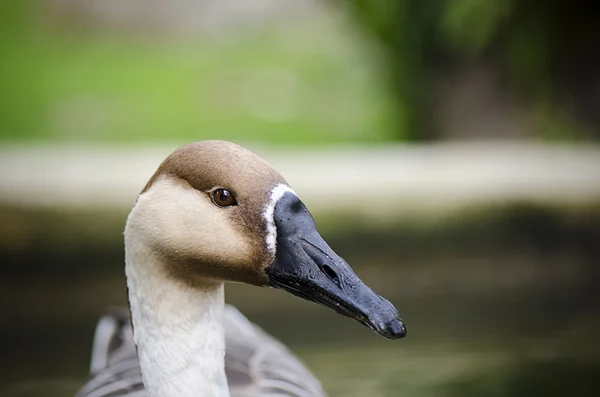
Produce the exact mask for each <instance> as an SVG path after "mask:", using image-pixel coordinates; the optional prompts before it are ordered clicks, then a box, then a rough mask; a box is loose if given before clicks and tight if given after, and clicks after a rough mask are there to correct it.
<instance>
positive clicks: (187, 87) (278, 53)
mask: <svg viewBox="0 0 600 397" xmlns="http://www.w3.org/2000/svg"><path fill="white" fill-rule="evenodd" d="M0 7H1V9H0V53H1V55H2V58H1V60H0V85H1V87H2V89H1V90H0V101H1V102H2V103H3V106H1V107H0V138H3V139H12V140H14V139H48V140H57V141H61V140H62V141H78V140H79V141H82V140H83V141H86V140H90V141H94V142H105V141H110V142H114V141H117V142H128V141H134V142H137V141H141V140H143V141H152V140H173V141H193V140H199V139H209V138H218V139H229V140H244V139H252V140H264V141H269V142H274V143H294V144H302V143H315V142H318V143H335V142H377V141H384V140H389V139H391V138H392V136H393V131H394V130H396V128H395V125H396V122H395V118H396V116H395V114H394V108H393V106H392V105H393V101H392V100H391V98H392V96H391V93H390V91H389V90H387V89H386V88H385V86H384V79H383V78H381V77H380V76H379V75H378V74H377V73H376V71H375V70H376V68H375V67H376V57H373V56H365V51H369V49H368V47H367V46H366V45H361V44H360V43H357V42H355V41H352V39H351V38H348V37H345V36H344V35H343V34H339V32H338V31H336V29H338V28H339V27H336V26H331V25H330V24H329V23H327V21H325V20H324V21H315V22H314V23H312V22H311V26H310V29H308V30H307V29H306V24H304V25H302V26H298V24H294V23H289V24H281V23H278V24H276V26H271V25H269V24H265V25H264V26H262V27H261V28H260V29H254V30H251V31H250V32H247V34H243V33H242V34H240V33H238V34H235V35H233V36H232V37H224V38H214V37H206V36H204V37H195V38H194V37H188V38H178V37H169V36H168V35H164V34H161V33H157V34H154V32H142V34H132V33H131V32H122V31H116V30H114V31H113V30H111V29H110V28H108V29H102V28H98V27H97V26H95V25H94V24H93V23H89V22H86V21H85V20H84V21H83V22H81V21H78V20H75V21H73V20H67V21H63V20H60V18H58V21H57V20H55V19H56V18H55V19H53V16H52V15H47V14H48V11H47V10H45V9H44V8H42V7H38V4H37V2H32V1H23V0H4V1H3V2H2V5H1V6H0ZM75 19H77V18H75Z"/></svg>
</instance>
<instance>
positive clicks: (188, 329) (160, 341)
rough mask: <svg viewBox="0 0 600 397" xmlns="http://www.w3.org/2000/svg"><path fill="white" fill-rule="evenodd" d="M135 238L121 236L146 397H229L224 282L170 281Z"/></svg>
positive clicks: (129, 234)
mask: <svg viewBox="0 0 600 397" xmlns="http://www.w3.org/2000/svg"><path fill="white" fill-rule="evenodd" d="M128 229H129V228H128ZM135 234H136V233H135V231H131V230H126V232H125V251H126V266H125V268H126V274H127V286H128V289H129V302H130V305H131V314H132V321H133V329H134V340H135V342H136V344H137V348H138V356H139V362H140V368H141V372H142V379H143V382H144V386H145V388H146V390H147V393H148V394H147V395H148V397H172V396H178V397H198V396H211V397H213V396H214V397H228V396H229V390H228V387H227V378H226V376H225V363H224V357H225V334H224V330H223V322H222V317H223V307H224V286H223V283H215V282H211V283H209V282H207V283H206V284H205V286H204V287H202V288H196V287H190V286H188V285H185V284H184V283H183V282H180V281H178V280H175V279H173V278H171V277H169V276H168V275H166V274H165V270H164V269H165V267H164V266H165V263H164V259H162V258H160V257H158V255H156V253H154V252H153V251H152V250H151V249H150V248H149V247H147V246H145V245H144V244H143V243H142V242H141V241H138V240H137V239H136V238H135Z"/></svg>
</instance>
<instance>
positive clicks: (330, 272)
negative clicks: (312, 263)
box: [319, 265, 340, 287]
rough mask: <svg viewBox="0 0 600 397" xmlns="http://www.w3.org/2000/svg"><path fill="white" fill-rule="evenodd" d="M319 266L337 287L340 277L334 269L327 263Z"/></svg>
mask: <svg viewBox="0 0 600 397" xmlns="http://www.w3.org/2000/svg"><path fill="white" fill-rule="evenodd" d="M319 267H320V268H321V270H322V271H323V273H325V275H326V276H327V277H328V278H329V279H330V280H331V281H333V282H334V283H335V284H336V285H337V286H338V287H339V286H340V278H339V277H338V275H337V273H336V272H335V270H333V269H332V268H331V267H330V266H329V265H321V266H319Z"/></svg>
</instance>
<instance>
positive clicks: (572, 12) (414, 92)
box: [348, 0, 600, 139]
mask: <svg viewBox="0 0 600 397" xmlns="http://www.w3.org/2000/svg"><path fill="white" fill-rule="evenodd" d="M348 4H349V5H350V8H351V10H352V11H353V13H354V15H355V16H356V19H357V20H358V21H359V22H360V24H362V25H364V26H365V28H366V29H367V30H368V31H369V32H371V33H372V34H374V35H375V37H377V38H378V39H379V40H380V41H381V42H382V43H384V44H385V45H386V47H387V49H388V53H389V59H390V64H389V67H390V69H389V72H390V74H391V75H392V76H393V79H394V84H395V87H396V93H397V95H398V98H399V100H400V102H401V104H402V105H403V107H404V108H405V109H406V110H407V112H406V113H407V114H406V117H405V118H404V120H405V122H406V123H407V124H406V125H405V126H404V128H403V130H406V131H410V132H411V134H410V138H412V139H426V138H432V137H433V136H432V134H433V131H432V129H431V125H430V124H429V123H430V121H431V117H428V115H429V114H430V113H429V112H430V111H431V109H430V101H431V99H432V98H431V94H430V93H431V92H432V89H431V88H432V80H433V77H434V76H435V72H436V71H437V72H439V71H440V70H442V69H447V68H451V67H453V66H457V65H458V67H461V66H462V65H464V64H465V63H469V62H472V61H473V60H478V61H484V62H488V63H490V64H491V65H493V67H495V68H497V69H499V70H500V71H501V72H502V73H501V74H502V76H503V78H504V80H505V83H506V84H507V85H508V86H509V88H510V90H511V92H512V93H513V94H514V95H515V97H516V98H517V100H520V101H525V102H526V103H530V104H532V105H533V109H534V113H535V116H536V117H535V121H536V122H537V124H538V125H537V127H538V128H537V131H539V134H540V135H541V136H542V137H544V138H577V137H580V136H581V135H582V132H586V133H589V134H591V135H595V136H596V137H598V132H599V131H600V116H599V114H600V112H598V110H600V100H599V99H598V90H599V88H598V82H599V81H600V51H598V48H599V45H600V43H599V42H598V41H599V37H600V36H599V34H598V33H600V32H599V30H600V25H599V24H598V21H599V17H600V3H597V2H584V1H573V2H565V1H560V0H550V1H546V2H537V3H536V2H526V1H514V0H497V1H491V2H490V1H486V0H453V1H433V0H429V1H422V0H368V1H367V0H352V1H350V2H348ZM555 124H558V125H559V126H560V127H559V128H552V126H553V125H555ZM546 131H547V132H546Z"/></svg>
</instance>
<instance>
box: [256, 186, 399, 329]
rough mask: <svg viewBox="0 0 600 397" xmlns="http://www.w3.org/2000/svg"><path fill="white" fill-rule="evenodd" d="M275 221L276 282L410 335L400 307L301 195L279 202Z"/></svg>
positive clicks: (270, 270) (272, 277)
mask: <svg viewBox="0 0 600 397" xmlns="http://www.w3.org/2000/svg"><path fill="white" fill-rule="evenodd" d="M274 221H275V226H276V228H277V248H276V255H275V260H274V261H273V263H272V264H271V265H270V266H269V267H267V269H266V271H267V274H268V276H269V283H270V285H271V286H272V287H275V288H280V289H283V290H285V291H287V292H289V293H291V294H293V295H296V296H299V297H301V298H304V299H306V300H309V301H313V302H316V303H320V304H322V305H324V306H327V307H329V308H331V309H333V310H335V311H336V312H338V313H340V314H343V315H344V316H348V317H350V318H353V319H355V320H357V321H359V322H361V323H362V324H364V325H366V326H367V327H369V328H371V329H373V330H374V331H375V332H377V333H379V334H380V335H383V336H385V337H386V338H388V339H398V338H402V337H404V336H405V335H406V327H405V326H404V323H403V322H402V319H400V316H399V315H398V311H397V310H396V308H395V307H394V306H393V305H392V304H391V303H390V302H389V301H387V300H386V299H384V298H382V297H381V296H379V295H377V294H376V293H374V292H373V291H372V290H371V289H370V288H369V287H367V286H366V285H365V284H364V283H363V282H362V281H361V280H360V278H358V276H357V275H356V273H354V271H353V270H352V268H351V267H350V265H348V264H347V263H346V261H344V260H343V259H342V258H340V257H339V256H338V255H337V254H336V253H335V252H334V251H333V250H332V249H331V248H330V247H329V246H328V245H327V243H326V242H325V240H323V238H322V237H321V236H320V235H319V232H317V227H316V225H315V222H314V220H313V218H312V216H311V214H310V212H308V210H307V209H306V207H305V206H304V204H303V203H302V201H300V199H299V198H298V197H296V196H295V195H294V194H292V193H285V194H284V196H283V197H282V198H281V199H280V200H279V201H278V202H277V204H276V206H275V211H274Z"/></svg>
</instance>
